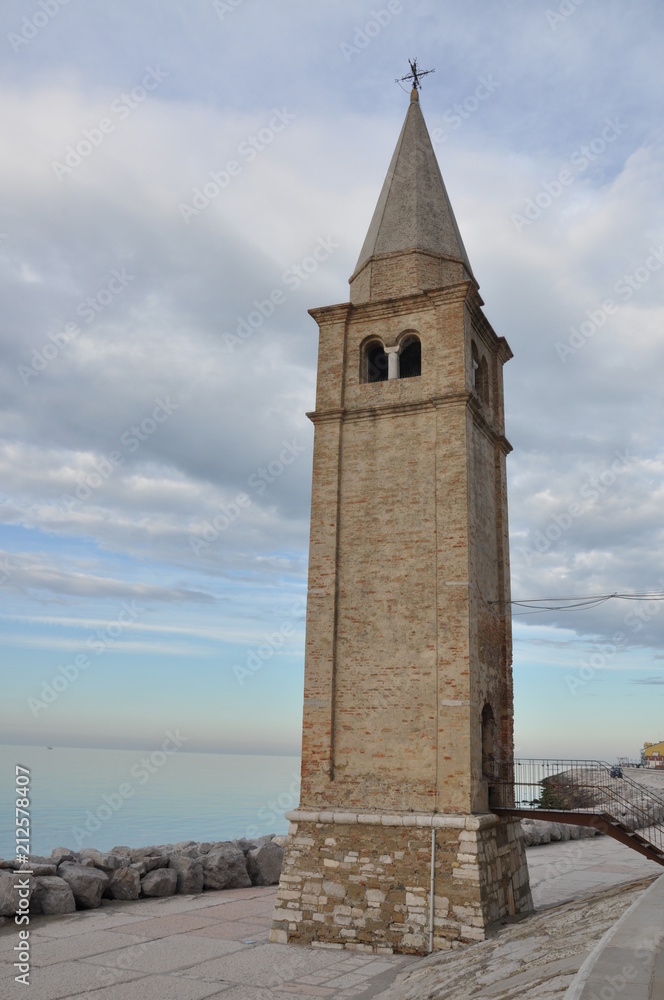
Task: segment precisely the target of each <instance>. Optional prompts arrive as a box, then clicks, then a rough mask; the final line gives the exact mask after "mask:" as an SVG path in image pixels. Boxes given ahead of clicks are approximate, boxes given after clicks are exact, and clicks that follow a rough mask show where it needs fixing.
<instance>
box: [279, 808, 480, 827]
mask: <svg viewBox="0 0 664 1000" xmlns="http://www.w3.org/2000/svg"><path fill="white" fill-rule="evenodd" d="M286 819H287V820H289V821H290V822H291V823H338V824H340V825H341V824H343V825H344V826H415V827H429V828H431V827H433V828H434V829H441V828H442V829H446V828H447V829H453V830H485V829H487V828H489V827H492V826H498V824H499V823H500V817H499V816H496V815H495V813H476V814H474V815H461V816H458V815H455V814H452V813H404V812H390V813H369V812H342V811H338V812H337V811H335V810H328V809H325V810H321V811H313V810H312V811H310V810H308V809H293V810H292V811H291V812H287V813H286Z"/></svg>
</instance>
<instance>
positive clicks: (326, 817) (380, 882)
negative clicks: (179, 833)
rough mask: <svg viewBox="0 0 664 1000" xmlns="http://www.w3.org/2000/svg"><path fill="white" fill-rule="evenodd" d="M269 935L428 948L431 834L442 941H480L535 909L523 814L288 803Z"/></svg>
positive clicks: (438, 939) (388, 949)
mask: <svg viewBox="0 0 664 1000" xmlns="http://www.w3.org/2000/svg"><path fill="white" fill-rule="evenodd" d="M288 818H289V819H291V828H290V833H289V837H288V840H287V843H286V853H285V857H284V864H283V868H282V875H281V882H280V886H279V892H278V895H277V905H276V908H275V912H274V922H273V925H272V932H271V935H270V940H271V941H273V942H275V943H283V944H285V943H298V944H307V945H314V946H317V947H321V948H337V949H341V948H346V949H350V950H354V951H362V952H374V953H377V954H382V953H392V952H403V953H410V954H426V953H427V952H428V951H429V944H430V899H431V897H430V885H431V836H432V833H431V831H432V829H433V831H434V833H435V838H436V850H435V857H436V861H435V879H434V934H433V948H434V950H442V949H446V948H453V947H455V946H458V945H460V944H465V943H468V942H471V941H482V940H484V938H485V937H486V936H487V931H488V930H489V929H490V928H491V927H492V925H496V924H498V923H499V922H500V921H501V920H502V919H504V918H506V917H509V916H513V915H515V914H517V913H526V912H528V911H530V910H531V909H532V899H531V895H530V887H529V882H528V870H527V865H526V859H525V848H524V843H523V836H522V834H521V829H520V825H519V823H518V822H512V821H505V820H501V819H499V818H498V817H497V816H494V815H490V814H484V815H475V816H452V815H447V816H445V815H440V814H436V815H414V814H412V813H410V814H389V815H381V814H378V813H369V814H366V813H365V814H363V813H334V812H327V813H326V812H323V813H316V812H305V811H304V810H297V811H296V812H294V813H289V814H288Z"/></svg>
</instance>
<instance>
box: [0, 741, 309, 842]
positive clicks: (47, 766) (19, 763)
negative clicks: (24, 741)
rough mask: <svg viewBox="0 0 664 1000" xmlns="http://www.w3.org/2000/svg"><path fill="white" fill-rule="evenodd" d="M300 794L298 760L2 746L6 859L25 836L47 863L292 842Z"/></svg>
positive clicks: (0, 808) (1, 823)
mask: <svg viewBox="0 0 664 1000" xmlns="http://www.w3.org/2000/svg"><path fill="white" fill-rule="evenodd" d="M167 749H169V750H170V749H171V747H170V746H169V747H168V748H167ZM299 786H300V758H299V757H270V756H258V755H255V756H251V755H240V754H216V753H189V752H185V751H182V750H181V751H179V752H171V753H165V752H163V751H162V750H158V751H150V750H100V749H94V750H91V749H81V748H70V747H54V748H52V749H51V748H47V747H32V746H0V858H4V859H6V860H9V859H11V858H15V857H16V856H17V844H22V845H26V843H28V841H27V838H26V832H29V852H30V853H31V854H38V855H48V854H50V853H51V851H52V850H53V848H55V847H69V848H72V849H74V850H80V849H81V848H83V847H95V848H97V849H98V850H100V851H108V850H110V848H112V847H115V846H119V845H122V846H126V847H147V846H149V845H153V844H155V845H157V844H174V843H178V842H179V841H183V840H194V841H217V840H232V839H234V838H237V837H247V838H249V839H251V838H253V837H259V836H262V835H263V834H267V833H277V834H283V833H286V832H287V830H288V821H287V820H286V819H285V817H284V813H285V812H287V811H288V810H290V809H294V808H295V807H296V806H297V804H298V803H299V800H300V788H299ZM26 791H27V794H24V793H25V792H26ZM19 802H20V805H18V803H19ZM19 809H20V810H21V811H17V810H19ZM26 813H27V817H26ZM15 818H18V820H19V823H18V826H17V825H16V824H15ZM26 818H27V822H26ZM18 853H19V855H20V854H25V853H26V852H25V851H23V850H21V851H19V852H18Z"/></svg>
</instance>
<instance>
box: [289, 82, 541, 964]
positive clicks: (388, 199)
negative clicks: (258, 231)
mask: <svg viewBox="0 0 664 1000" xmlns="http://www.w3.org/2000/svg"><path fill="white" fill-rule="evenodd" d="M386 185H387V186H386V187H384V189H383V193H382V194H381V198H380V199H379V205H378V208H377V211H376V213H375V214H374V220H373V221H372V223H371V226H370V231H369V234H368V237H367V241H365V247H366V248H367V250H366V253H365V248H363V251H362V253H361V255H360V258H361V262H360V265H359V266H358V268H357V270H356V272H355V274H354V275H353V277H352V278H351V281H350V286H351V288H350V299H351V301H350V302H346V303H342V304H340V305H333V306H327V307H324V308H321V309H313V310H311V315H312V316H313V318H314V319H315V320H316V322H317V323H318V326H319V331H320V336H319V350H318V382H317V390H316V409H315V412H313V413H311V414H309V416H310V417H311V419H312V421H313V422H314V425H315V437H314V466H313V484H312V502H311V534H310V549H309V584H308V604H307V635H306V651H305V680H304V714H303V736H302V794H301V802H300V809H299V811H298V813H297V814H296V815H295V816H294V818H293V830H292V834H291V837H290V840H289V842H288V845H287V850H286V858H285V863H284V868H283V874H282V881H281V888H280V894H279V905H278V907H277V914H276V916H275V923H274V932H273V934H274V936H273V939H274V940H276V941H300V942H307V943H312V944H318V945H325V946H328V947H342V946H344V945H345V946H346V947H350V946H352V947H355V948H366V949H381V948H390V949H396V950H403V951H416V952H420V951H425V950H427V947H428V936H427V934H426V932H425V929H424V928H425V925H426V924H427V918H426V908H427V905H428V902H427V895H428V893H429V869H430V862H429V857H430V842H429V839H430V835H431V829H432V828H433V829H435V830H436V842H437V848H436V858H437V860H436V890H435V893H436V896H437V897H438V898H437V902H436V907H435V917H436V921H437V923H436V934H435V939H434V946H435V947H437V948H440V947H448V946H449V945H450V943H454V942H458V941H465V940H471V939H477V938H480V937H483V936H484V934H485V933H486V931H487V929H488V928H490V927H491V926H492V925H494V924H495V923H496V921H498V920H500V919H502V918H503V917H504V916H505V915H508V914H511V913H514V914H516V913H524V912H528V910H529V909H530V908H531V907H532V903H531V898H530V890H529V887H528V874H527V868H526V863H525V859H524V855H523V843H522V840H521V834H520V828H519V827H518V825H516V824H514V823H512V822H505V821H500V820H498V818H497V817H496V816H495V815H493V814H491V813H490V812H489V801H488V788H489V779H488V778H487V774H490V773H491V769H492V766H493V763H494V762H495V761H496V760H503V761H509V760H510V759H511V758H512V756H513V698H512V670H511V663H512V645H511V622H510V615H509V610H510V605H509V600H510V577H509V547H508V523H507V483H506V456H507V454H508V453H509V451H510V450H511V446H510V445H509V443H508V441H507V440H506V438H505V428H504V407H503V377H502V368H503V365H504V363H505V362H506V361H508V360H509V358H511V356H512V354H511V351H510V348H509V346H508V344H507V342H506V341H505V340H504V338H502V337H499V336H497V335H496V333H495V332H494V330H493V329H492V327H491V325H490V324H489V322H488V321H487V319H486V318H485V316H484V313H483V311H482V305H483V302H482V299H481V297H480V294H479V290H478V285H477V282H476V281H475V279H474V278H473V276H472V274H471V272H470V264H469V262H468V260H467V257H466V255H465V251H464V250H463V248H462V245H461V241H460V237H459V236H458V229H457V227H456V222H455V221H454V218H453V215H452V210H451V206H450V205H449V201H448V199H447V194H446V192H445V190H444V185H443V183H442V179H441V177H440V172H439V170H438V166H437V164H436V161H435V154H434V152H433V148H432V146H431V143H430V140H429V138H428V134H427V132H426V126H425V125H424V121H423V119H422V116H421V113H420V111H419V106H418V96H417V91H414V92H413V94H412V95H411V107H410V110H409V112H408V116H407V120H406V125H405V126H404V131H403V132H402V136H401V138H400V141H399V144H398V147H397V153H395V158H393V163H392V164H391V167H390V171H389V172H388V178H387V179H386ZM367 253H368V256H367ZM413 338H415V339H417V340H419V342H420V345H421V373H420V374H419V375H414V376H412V377H408V378H405V377H404V378H390V379H388V380H385V381H380V382H370V381H368V380H367V372H368V356H369V352H370V351H373V348H374V347H375V346H376V345H377V344H378V343H380V344H381V345H382V347H383V348H384V349H385V351H387V352H389V353H391V354H392V356H393V355H394V354H395V353H398V351H400V350H401V348H402V347H403V346H404V345H407V344H408V343H410V342H412V340H413ZM392 374H393V375H394V374H396V373H395V371H394V369H393V371H392ZM349 817H350V818H349ZM352 817H354V819H353V818H352ZM386 817H387V821H386V819H385V818H386ZM390 817H391V818H390ZM427 827H428V830H427ZM427 834H428V835H427Z"/></svg>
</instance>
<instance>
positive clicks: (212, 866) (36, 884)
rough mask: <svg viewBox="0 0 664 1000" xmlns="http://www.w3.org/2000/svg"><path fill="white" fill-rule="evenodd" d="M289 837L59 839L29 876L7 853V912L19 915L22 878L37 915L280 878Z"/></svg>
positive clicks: (1, 892) (2, 890) (3, 881)
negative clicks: (151, 841)
mask: <svg viewBox="0 0 664 1000" xmlns="http://www.w3.org/2000/svg"><path fill="white" fill-rule="evenodd" d="M285 840H286V838H285V837H275V836H274V835H273V834H270V835H268V836H267V837H259V838H258V839H257V840H254V841H249V840H244V839H242V840H233V841H217V842H206V843H196V842H195V841H193V840H186V841H180V843H177V844H162V845H160V846H158V847H157V846H155V847H138V848H131V847H114V848H113V849H112V850H110V851H108V852H103V851H97V850H95V849H94V848H91V847H86V848H84V849H83V850H81V851H72V850H70V849H69V848H67V847H56V848H55V850H53V851H52V852H51V855H50V857H48V858H46V857H38V856H36V855H31V857H30V859H29V861H30V863H29V865H25V868H26V869H28V870H30V871H31V872H32V875H26V876H16V875H14V874H13V872H14V867H15V863H14V861H2V860H0V917H13V916H14V914H15V913H16V912H17V910H18V906H19V895H18V886H17V882H18V879H19V878H20V879H21V881H22V882H24V883H25V880H27V881H28V884H29V893H30V897H29V898H30V914H31V915H34V914H44V915H50V914H60V913H73V912H74V910H91V909H94V908H95V907H97V906H100V905H101V901H102V899H139V898H150V897H154V896H173V895H174V894H175V893H182V894H184V895H193V894H197V893H200V892H203V891H204V890H205V889H241V888H247V887H249V886H251V885H275V884H276V883H277V882H278V881H279V875H280V873H281V863H282V860H283V855H284V848H283V844H284V842H285ZM23 906H25V903H24V904H23Z"/></svg>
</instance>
